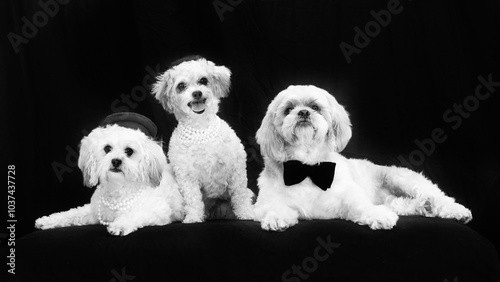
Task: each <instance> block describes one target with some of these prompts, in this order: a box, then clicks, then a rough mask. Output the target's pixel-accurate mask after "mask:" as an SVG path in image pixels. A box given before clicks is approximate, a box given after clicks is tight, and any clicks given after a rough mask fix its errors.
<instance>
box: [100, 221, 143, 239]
mask: <svg viewBox="0 0 500 282" xmlns="http://www.w3.org/2000/svg"><path fill="white" fill-rule="evenodd" d="M107 229H108V232H109V234H111V235H115V236H126V235H128V234H130V233H132V232H134V231H136V230H137V226H133V225H130V224H121V223H119V222H112V223H110V224H109V225H108V228H107Z"/></svg>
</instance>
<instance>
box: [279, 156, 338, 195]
mask: <svg viewBox="0 0 500 282" xmlns="http://www.w3.org/2000/svg"><path fill="white" fill-rule="evenodd" d="M335 165H336V164H335V163H333V162H323V163H319V164H317V165H306V164H303V163H301V162H300V161H287V162H284V163H283V168H284V172H283V180H285V185H286V186H290V185H294V184H297V183H300V182H302V181H303V180H304V179H306V177H308V176H309V178H311V181H312V182H313V183H314V184H316V185H317V186H318V187H319V188H321V189H323V190H325V191H326V189H328V188H330V186H332V182H333V176H334V175H335Z"/></svg>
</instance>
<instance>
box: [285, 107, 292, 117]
mask: <svg viewBox="0 0 500 282" xmlns="http://www.w3.org/2000/svg"><path fill="white" fill-rule="evenodd" d="M292 110H293V108H292V107H288V108H286V109H285V115H288V114H289V113H290V112H291V111H292Z"/></svg>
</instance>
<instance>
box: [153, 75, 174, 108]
mask: <svg viewBox="0 0 500 282" xmlns="http://www.w3.org/2000/svg"><path fill="white" fill-rule="evenodd" d="M172 84H173V81H172V70H171V69H169V70H167V71H165V72H164V73H163V74H161V75H159V76H157V77H156V83H155V84H153V88H152V94H153V95H154V96H155V98H156V100H158V101H159V102H160V104H161V105H162V106H163V108H164V109H165V110H166V111H167V112H169V113H173V111H174V109H173V104H172V101H171V100H172V97H171V95H170V91H171V88H172Z"/></svg>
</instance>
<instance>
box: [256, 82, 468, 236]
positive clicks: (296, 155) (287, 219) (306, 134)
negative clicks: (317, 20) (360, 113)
mask: <svg viewBox="0 0 500 282" xmlns="http://www.w3.org/2000/svg"><path fill="white" fill-rule="evenodd" d="M350 138H351V123H350V120H349V116H348V113H347V112H346V110H345V109H344V108H343V107H342V106H341V105H340V104H339V103H338V102H337V101H336V99H335V98H334V97H333V96H332V95H330V94H329V93H328V92H326V91H325V90H323V89H320V88H317V87H315V86H290V87H289V88H288V89H286V90H284V91H282V92H280V93H279V94H278V95H277V96H276V98H275V99H274V100H273V101H272V102H271V104H270V105H269V107H268V110H267V113H266V115H265V117H264V119H263V121H262V125H261V127H260V128H259V130H258V131H257V142H258V143H259V145H260V147H261V152H262V155H263V157H264V161H265V167H264V170H263V171H262V173H261V174H260V176H259V179H258V186H259V195H258V198H257V202H256V204H255V210H254V212H255V220H257V221H260V222H261V226H262V228H263V229H265V230H271V231H283V230H285V229H287V228H288V227H291V226H293V225H295V224H297V223H298V220H299V219H332V218H341V219H346V220H350V221H353V222H356V223H358V224H361V225H368V226H369V227H370V228H371V229H391V228H392V227H394V226H395V225H396V222H397V221H398V215H423V216H429V217H430V216H435V217H442V218H453V219H456V220H459V221H462V222H464V223H467V222H469V221H470V220H471V219H472V214H471V212H470V210H468V209H467V208H465V207H464V206H462V205H460V204H458V203H456V202H455V200H454V199H453V198H451V197H448V196H446V195H445V194H444V193H443V192H442V191H441V190H440V189H439V188H438V187H437V186H436V185H435V184H433V183H432V182H431V181H430V180H429V179H427V178H425V176H423V175H422V174H419V173H416V172H414V171H412V170H409V169H406V168H400V167H395V166H392V167H387V166H379V165H375V164H373V163H371V162H369V161H367V160H358V159H347V158H345V157H343V156H342V155H341V154H340V152H341V151H342V150H343V149H344V147H345V146H346V145H347V143H348V141H349V139H350Z"/></svg>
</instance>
